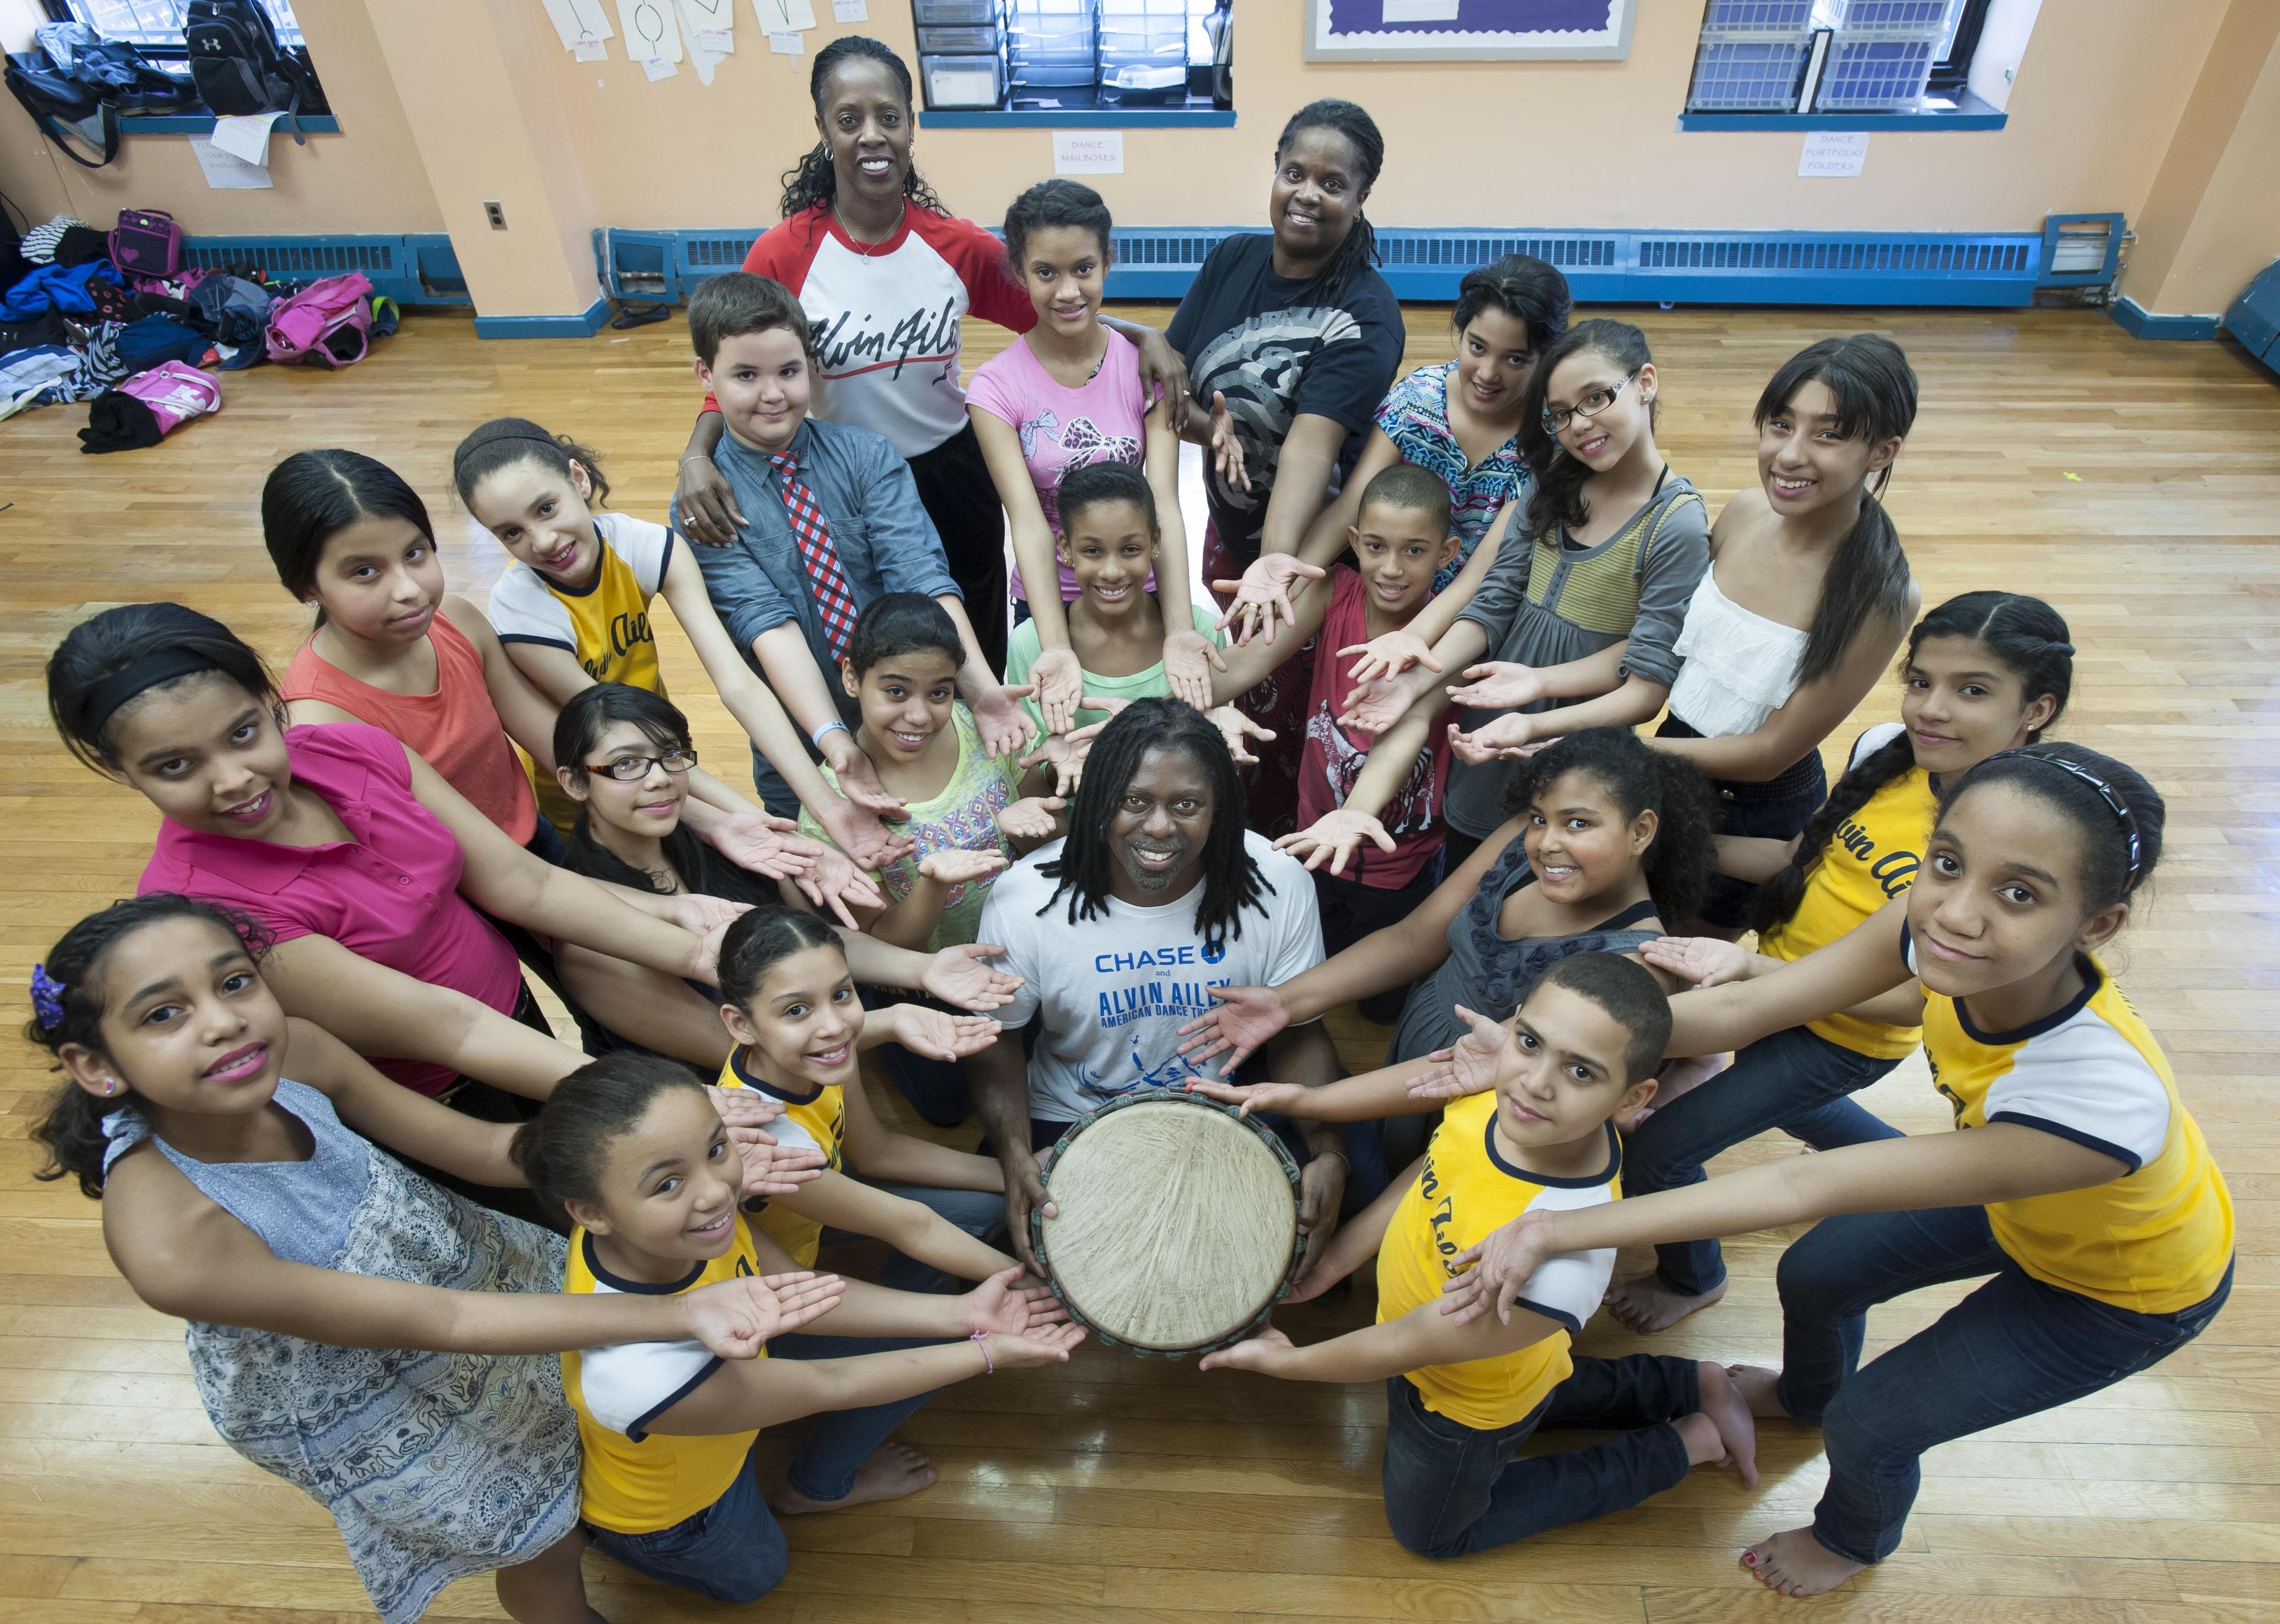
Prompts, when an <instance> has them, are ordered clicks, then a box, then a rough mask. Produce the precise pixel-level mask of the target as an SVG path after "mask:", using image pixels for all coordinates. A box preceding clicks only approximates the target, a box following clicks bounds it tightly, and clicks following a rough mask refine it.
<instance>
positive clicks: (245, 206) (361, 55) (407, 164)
mask: <svg viewBox="0 0 2280 1624" xmlns="http://www.w3.org/2000/svg"><path fill="white" fill-rule="evenodd" d="M19 3H20V0H19ZM529 4H530V7H531V10H532V11H534V12H536V11H538V4H537V0H529ZM294 15H295V16H297V17H298V18H299V19H301V27H302V31H303V32H304V34H305V35H307V37H308V40H309V50H310V54H311V56H312V58H314V59H315V60H316V61H317V62H318V63H319V64H320V65H321V72H322V73H323V74H324V79H325V93H326V95H327V96H329V97H330V98H331V101H332V104H333V107H334V109H335V112H337V113H338V114H339V116H340V120H341V131H342V133H341V134H339V135H312V136H310V137H309V144H308V145H307V146H305V147H297V146H295V145H294V144H293V142H292V141H291V139H290V138H289V137H288V136H283V135H273V136H272V137H271V138H270V142H269V173H270V174H271V176H272V177H273V179H274V181H275V182H276V184H275V185H274V186H273V188H272V189H269V190H267V191H246V192H216V191H209V190H208V189H207V188H206V183H205V178H204V174H203V173H201V172H200V171H199V168H198V161H197V159H196V158H195V157H193V156H192V155H191V152H190V146H189V142H188V141H187V140H186V139H184V138H183V137H182V136H180V135H137V136H132V137H130V138H128V139H127V142H125V143H124V144H123V146H122V148H121V150H120V153H119V158H118V159H117V160H116V161H115V162H113V163H112V164H111V165H107V166H106V167H104V168H102V169H82V168H81V167H80V166H79V165H76V164H74V163H73V162H71V160H70V159H68V158H65V157H63V156H62V155H61V154H60V153H56V152H51V151H50V150H48V142H47V141H46V139H45V138H44V137H43V136H42V135H41V134H40V132H39V130H38V129H37V128H36V127H35V126H34V125H33V123H32V121H31V119H29V118H27V117H26V116H25V114H24V112H23V110H22V109H21V108H19V107H18V106H17V105H16V103H15V99H14V98H13V97H12V96H0V191H4V192H6V193H7V194H8V196H10V197H11V198H12V199H14V200H15V202H16V204H17V205H18V206H19V207H20V208H22V209H23V210H24V211H25V212H27V213H28V214H30V215H31V217H32V219H33V221H34V223H35V224H36V223H37V222H38V221H40V220H43V219H47V218H48V217H50V215H53V214H56V213H58V212H65V211H68V212H71V213H73V214H76V215H78V216H79V217H80V218H81V219H86V220H89V221H92V222H93V223H95V224H96V225H98V226H103V227H109V226H110V224H111V223H112V221H113V220H114V219H117V218H118V216H119V210H121V209H128V208H157V209H166V210H170V211H172V212H173V215H174V218H175V219H179V220H181V222H182V225H183V228H184V229H186V230H188V231H190V232H194V233H206V234H212V235H221V234H227V233H234V232H276V233H283V234H300V233H312V232H349V231H380V232H394V231H441V230H443V214H442V212H441V211H440V210H438V209H437V207H436V205H435V193H434V192H433V191H432V190H431V189H429V187H428V176H427V174H426V173H425V172H424V171H423V170H422V169H421V167H420V152H419V149H418V147H417V145H416V144H415V143H414V142H413V141H412V126H411V121H410V120H409V119H407V118H406V117H405V115H404V106H403V103H402V101H401V99H400V98H399V97H398V96H397V91H396V81H394V80H393V79H392V78H390V77H389V72H388V65H387V63H386V62H385V61H384V60H383V59H382V58H381V50H380V42H379V40H378V38H377V36H376V34H375V31H374V27H373V22H372V18H371V16H370V15H369V14H368V13H367V12H366V11H365V8H364V6H363V4H361V3H360V0H302V4H300V5H298V6H297V7H296V8H295V11H294ZM542 15H543V13H542ZM5 20H6V19H0V25H4V22H5ZM550 42H551V31H550Z"/></svg>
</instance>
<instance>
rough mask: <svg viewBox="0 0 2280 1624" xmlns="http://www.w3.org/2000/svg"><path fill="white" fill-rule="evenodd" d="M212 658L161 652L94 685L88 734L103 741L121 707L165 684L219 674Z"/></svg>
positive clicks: (177, 650) (176, 650)
mask: <svg viewBox="0 0 2280 1624" xmlns="http://www.w3.org/2000/svg"><path fill="white" fill-rule="evenodd" d="M220 670H221V667H220V666H218V665H216V664H215V663H214V662H213V660H212V658H211V657H210V656H207V655H204V654H201V653H199V652H197V651H196V650H193V649H184V648H171V649H160V650H158V652H156V653H154V654H144V655H141V656H138V657H137V658H134V659H132V660H129V661H128V662H127V664H126V665H124V666H120V667H119V669H118V670H116V671H114V672H112V673H111V674H110V675H109V676H107V677H105V678H104V679H103V681H100V682H97V683H96V685H95V689H94V691H93V692H92V693H90V694H89V696H88V700H87V734H88V737H89V738H91V739H100V738H101V737H102V736H103V730H104V728H105V727H109V726H110V725H111V719H112V717H114V716H116V715H118V714H119V709H120V707H121V706H123V705H125V704H127V701H128V700H130V699H133V698H135V697H138V696H139V695H142V694H145V693H148V692H149V691H150V689H154V688H157V687H158V686H160V685H161V684H162V683H166V682H173V681H179V680H181V678H183V677H189V676H196V674H197V673H200V672H202V671H215V672H219V671H220Z"/></svg>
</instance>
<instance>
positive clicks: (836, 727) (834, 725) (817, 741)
mask: <svg viewBox="0 0 2280 1624" xmlns="http://www.w3.org/2000/svg"><path fill="white" fill-rule="evenodd" d="M834 733H844V734H846V735H847V736H848V737H849V738H853V737H854V736H855V735H854V734H853V733H852V732H851V731H850V730H849V728H848V726H847V724H846V723H845V722H836V721H834V722H826V723H824V724H823V726H822V727H818V728H817V729H816V730H815V731H814V732H813V733H811V734H809V735H807V742H808V743H811V744H813V745H814V746H815V748H816V749H817V750H819V751H820V750H822V749H823V741H824V740H825V739H827V738H828V737H829V736H830V735H832V734H834Z"/></svg>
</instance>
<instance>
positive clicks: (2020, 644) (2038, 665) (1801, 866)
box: [1750, 592, 2074, 933]
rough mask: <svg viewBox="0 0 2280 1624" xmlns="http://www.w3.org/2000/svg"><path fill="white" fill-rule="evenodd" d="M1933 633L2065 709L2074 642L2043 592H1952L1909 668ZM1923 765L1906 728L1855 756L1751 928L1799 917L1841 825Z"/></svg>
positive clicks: (1916, 637)
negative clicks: (1967, 646)
mask: <svg viewBox="0 0 2280 1624" xmlns="http://www.w3.org/2000/svg"><path fill="white" fill-rule="evenodd" d="M1927 637H1968V638H1970V639H1972V640H1973V641H1974V642H1976V643H1978V644H1979V645H1980V646H1981V647H1982V648H1984V649H1985V650H1987V652H1988V653H1989V655H1991V657H1993V658H1994V659H1995V660H1996V661H1997V663H1998V664H1999V665H2000V666H2002V667H2003V669H2005V670H2006V671H2007V672H2009V673H2011V674H2012V675H2013V676H2015V677H2017V678H2018V679H2019V681H2020V683H2021V684H2022V687H2023V688H2024V689H2025V690H2026V697H2027V700H2028V702H2029V703H2030V704H2031V703H2032V702H2033V701H2035V700H2037V699H2039V698H2041V697H2043V696H2044V695H2045V694H2048V695H2049V696H2051V697H2052V698H2053V699H2054V700H2056V701H2057V708H2056V709H2055V710H2053V711H2052V712H2051V721H2053V722H2054V721H2056V720H2058V719H2059V717H2060V715H2061V714H2063V713H2064V712H2065V711H2066V704H2067V697H2068V695H2069V694H2070V693H2072V692H2073V689H2074V644H2073V643H2069V642H2068V641H2067V623H2066V621H2065V620H2064V618H2063V617H2061V616H2060V613H2059V612H2058V611H2057V610H2055V609H2053V608H2052V607H2051V606H2050V605H2049V604H2045V602H2043V600H2042V599H2040V598H2038V597H2029V596H2025V595H2024V594H2023V593H2018V592H1966V593H1965V594H1963V596H1960V597H1952V598H1949V599H1948V600H1947V602H1945V604H1941V605H1940V606H1939V607H1938V608H1937V609H1935V610H1932V611H1931V612H1930V613H1928V614H1926V615H1925V616H1924V618H1923V619H1922V620H1919V621H1917V622H1916V623H1915V627H1914V629H1913V630H1912V631H1910V632H1909V633H1908V650H1907V653H1906V656H1905V657H1904V658H1902V660H1901V662H1900V668H1901V669H1902V670H1903V671H1906V669H1907V668H1908V666H1911V665H1913V664H1914V663H1915V658H1916V650H1917V649H1918V647H1920V646H1921V645H1922V643H1923V641H1924V639H1925V638H1927ZM2049 725H2050V724H2049V723H2048V722H2046V723H2045V724H2044V727H2048V726H2049ZM2042 736H2043V729H2042V728H2041V727H2037V728H2036V729H2035V731H2034V732H2033V733H2031V734H2030V735H2028V742H2029V743H2034V742H2035V741H2037V740H2038V739H2040V738H2041V737H2042ZM1915 765H1916V751H1915V745H1914V743H1913V742H1912V741H1911V740H1910V739H1909V737H1908V730H1907V729H1906V728H1905V727H1903V728H1901V729H1900V730H1899V732H1898V733H1897V734H1895V735H1892V736H1891V738H1889V739H1887V740H1885V741H1884V743H1882V744H1880V745H1878V746H1877V747H1876V749H1875V750H1871V751H1869V752H1868V754H1867V755H1866V756H1863V757H1862V758H1860V760H1859V761H1857V762H1855V763H1854V764H1853V766H1852V767H1851V768H1850V770H1848V771H1847V772H1846V773H1845V776H1844V777H1842V778H1840V779H1838V780H1837V787H1836V788H1835V789H1831V790H1830V791H1829V798H1828V799H1827V800H1825V801H1823V802H1822V804H1821V810H1820V811H1818V812H1814V814H1813V817H1812V819H1811V820H1810V821H1808V822H1807V823H1806V826H1805V832H1804V833H1803V834H1801V835H1799V836H1798V841H1797V854H1796V855H1795V856H1794V857H1792V858H1790V860H1789V866H1788V867H1786V868H1784V869H1783V870H1782V871H1781V873H1779V874H1775V876H1774V877H1773V878H1772V879H1770V880H1768V881H1766V882H1765V883H1764V884H1763V885H1760V887H1759V888H1758V892H1757V895H1756V897H1754V898H1752V904H1751V909H1752V916H1751V920H1750V925H1751V928H1752V929H1753V930H1756V931H1759V932H1760V933H1763V932H1766V931H1769V930H1772V929H1774V928H1775V927H1778V926H1781V925H1785V924H1787V923H1788V922H1789V921H1790V920H1791V919H1792V918H1794V917H1795V916H1796V913H1797V911H1798V909H1799V906H1800V905H1801V904H1803V903H1804V901H1805V890H1806V883H1807V881H1810V880H1811V879H1812V878H1813V874H1814V870H1815V869H1817V868H1819V867H1820V866H1821V862H1822V857H1823V856H1824V855H1825V854H1826V853H1827V852H1828V850H1829V844H1830V843H1831V842H1833V841H1834V840H1835V839H1836V838H1837V830H1839V829H1841V828H1843V827H1845V825H1846V824H1847V823H1849V822H1851V821H1852V820H1853V819H1854V818H1855V817H1857V816H1859V814H1860V809H1861V808H1862V807H1863V806H1866V805H1867V804H1868V803H1869V801H1870V800H1872V799H1874V798H1875V797H1876V792H1877V791H1878V790H1880V789H1883V787H1884V786H1885V785H1886V784H1889V783H1891V781H1893V780H1894V779H1896V778H1899V777H1900V776H1901V775H1902V774H1906V773H1908V772H1910V771H1912V770H1913V769H1914V766H1915Z"/></svg>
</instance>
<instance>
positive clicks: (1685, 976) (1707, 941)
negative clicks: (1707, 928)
mask: <svg viewBox="0 0 2280 1624" xmlns="http://www.w3.org/2000/svg"><path fill="white" fill-rule="evenodd" d="M1638 955H1639V957H1640V958H1644V959H1645V960H1646V962H1647V963H1648V964H1649V965H1650V966H1652V967H1653V968H1655V969H1657V970H1663V971H1667V972H1668V973H1669V974H1672V975H1675V976H1676V977H1677V978H1678V979H1679V980H1680V981H1691V982H1692V983H1693V984H1694V985H1695V986H1697V987H1723V986H1724V985H1725V984H1726V983H1727V982H1729V981H1746V980H1747V979H1748V978H1749V974H1750V965H1751V962H1752V954H1751V952H1750V951H1749V950H1748V949H1747V948H1745V947H1744V946H1743V945H1742V944H1741V943H1738V942H1722V941H1720V940H1719V939H1718V938H1717V937H1715V936H1657V937H1656V938H1655V939H1654V940H1653V941H1652V942H1642V943H1639V950H1638Z"/></svg>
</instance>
